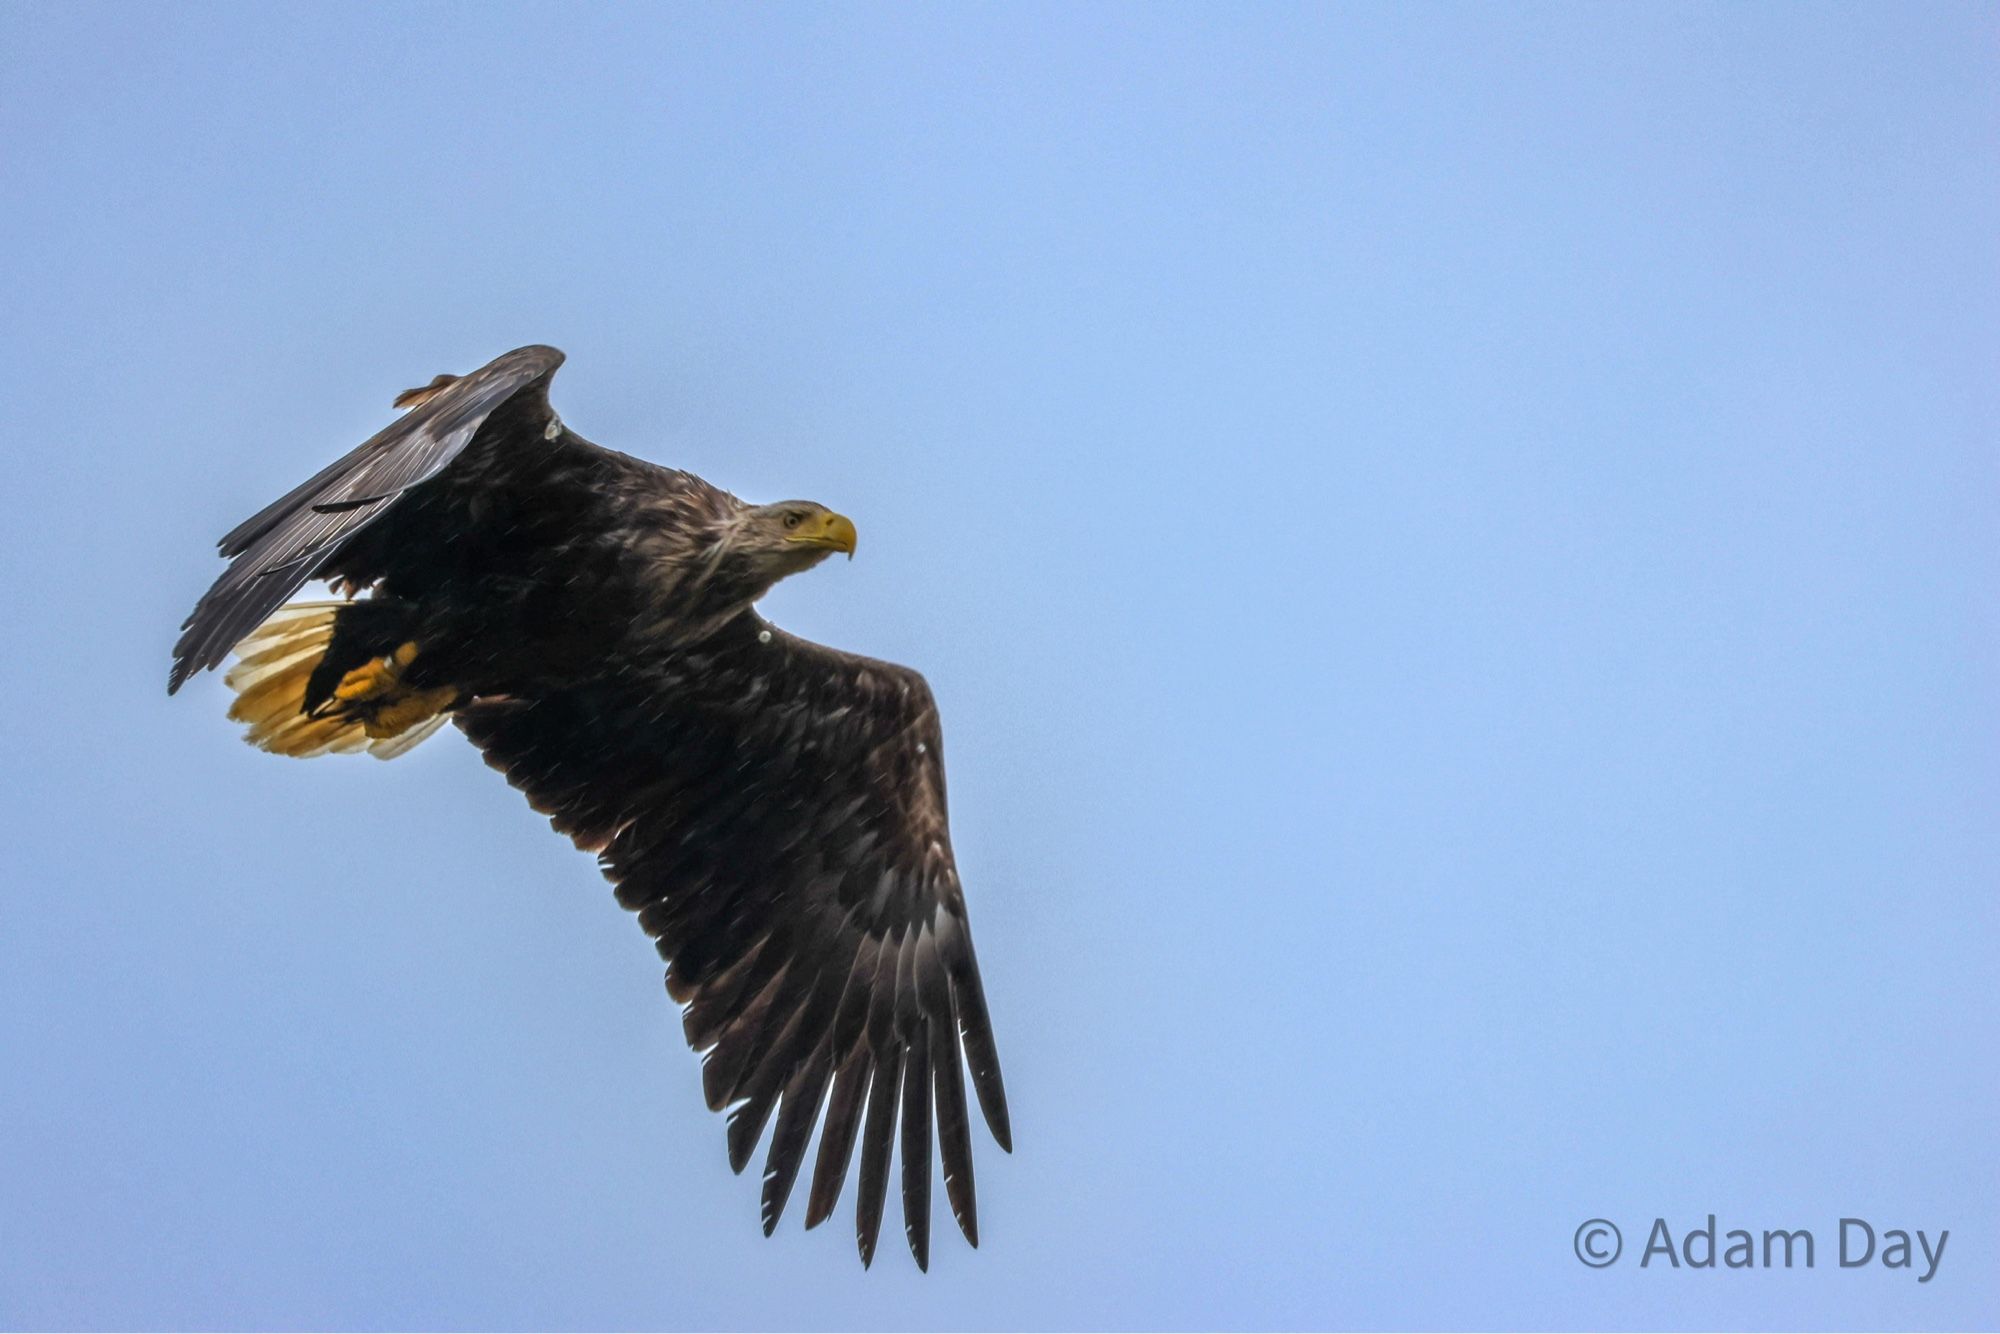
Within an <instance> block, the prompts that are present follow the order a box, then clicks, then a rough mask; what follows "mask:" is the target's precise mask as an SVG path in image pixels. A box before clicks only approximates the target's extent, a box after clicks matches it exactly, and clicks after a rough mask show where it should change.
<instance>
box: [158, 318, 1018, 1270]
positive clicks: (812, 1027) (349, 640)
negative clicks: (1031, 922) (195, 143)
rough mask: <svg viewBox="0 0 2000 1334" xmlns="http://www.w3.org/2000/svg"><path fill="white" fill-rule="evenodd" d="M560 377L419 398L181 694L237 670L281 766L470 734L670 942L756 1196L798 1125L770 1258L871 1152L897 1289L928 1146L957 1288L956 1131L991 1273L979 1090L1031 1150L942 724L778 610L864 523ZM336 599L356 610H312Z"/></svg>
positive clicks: (411, 396)
mask: <svg viewBox="0 0 2000 1334" xmlns="http://www.w3.org/2000/svg"><path fill="white" fill-rule="evenodd" d="M562 361H563V354H562V353H561V352H558V351H557V350H556V349H554V348H551V347H524V348H520V349H518V350H516V351H513V352H509V353H507V354H506V355H505V356H502V357H499V358H498V359H496V360H494V361H493V362H491V363H489V364H488V365H486V366H484V367H482V368H481V369H479V370H477V371H474V372H473V373H472V374H470V375H465V376H449V375H440V376H438V377H437V378H436V379H435V380H433V381H432V382H431V383H430V384H428V385H426V386H425V387H423V388H422V389H413V390H410V391H409V392H407V393H405V394H403V395H402V396H401V397H399V398H398V399H397V400H396V406H397V407H399V408H407V409H408V411H407V412H406V413H405V414H404V415H403V416H402V417H400V418H399V419H398V420H397V421H396V422H395V423H394V424H392V425H391V426H389V427H388V428H386V429H385V430H383V431H381V432H379V433H378V434H376V435H375V436H374V437H372V438H371V439H369V440H368V441H366V442H365V443H363V444H362V445H361V446H360V447H359V448H357V449H355V450H354V452H353V453H351V454H349V455H347V456H346V457H345V458H343V459H341V460H339V461H338V462H336V463H334V464H333V465H332V466H330V467H328V468H326V469H325V470H323V471H322V472H320V473H319V474H318V475H317V476H315V477H313V478H312V479H311V480H310V481H307V482H306V483H304V484H303V485H301V486H299V487H297V488H296V489H294V490H293V491H291V492H289V493H288V494H286V495H285V496H284V497H283V498H281V499H279V500H277V501H275V502H273V503H272V504H270V505H268V506H266V507H265V508H264V509H263V510H261V511H259V512H258V513H257V514H256V515H254V516H252V517H251V518H250V519H248V520H246V521H245V522H243V523H242V524H240V525H238V526H237V527H236V528H235V529H234V530H233V531H231V532H230V533H229V534H228V536H226V537H224V538H223V539H222V542H221V551H222V555H223V556H224V557H226V558H228V559H229V561H230V565H229V568H228V570H227V571H226V572H224V574H223V575H222V577H221V578H220V579H218V580H217V581H216V582H215V585H214V587H212V588H210V589H209V591H208V593H207V594H206V595H205V596H204V597H203V598H202V599H201V601H200V602H199V603H198V604H196V606H195V609H194V611H193V613H192V614H191V615H190V616H189V617H188V619H187V622H186V624H185V625H184V626H183V627H182V628H183V633H182V635H181V637H180V642H179V643H177V644H176V645H175V646H174V662H173V669H172V671H171V673H170V674H169V676H168V678H167V689H168V691H169V693H171V692H173V691H175V690H178V689H179V688H180V687H181V685H182V684H183V683H185V682H186V681H187V679H188V678H189V677H190V676H192V675H193V674H194V673H196V672H198V671H202V670H205V669H207V668H211V667H216V666H218V665H220V664H221V663H222V661H223V659H224V658H225V657H227V656H228V655H230V654H231V653H232V652H233V653H234V654H235V656H236V658H237V661H236V663H235V665H234V666H233V667H231V669H230V670H229V672H228V674H227V675H226V677H225V680H226V681H227V682H228V684H229V687H230V688H231V689H232V690H233V691H234V692H235V700H234V702H233V704H232V706H231V708H230V711H229V712H230V716H231V717H232V718H234V719H236V720H237V721H239V722H242V723H244V724H246V725H247V726H248V728H249V731H248V734H247V738H246V739H247V740H249V741H250V742H251V743H252V744H254V745H256V746H259V747H261V748H263V749H265V750H268V751H273V752H275V753H277V754H280V755H294V756H311V755H325V754H349V753H357V752H364V751H365V752H367V753H368V754H370V755H374V756H376V757H377V758H381V759H389V758H392V757H394V756H396V755H400V754H402V753H403V752H404V751H406V750H408V749H410V747H412V746H414V745H416V744H417V743H418V742H420V741H422V740H423V739H424V738H425V737H428V736H430V735H431V734H432V733H433V732H435V731H437V730H438V729H439V728H440V727H441V726H443V725H444V723H445V722H446V721H450V722H452V723H455V724H456V725H457V726H458V729H459V730H460V731H462V732H464V733H465V735H466V736H467V737H469V738H470V739H471V741H472V744H473V745H475V746H477V747H478V748H479V749H480V751H481V752H482V753H483V754H484V756H485V758H486V761H487V763H488V764H490V765H492V766H493V767H494V768H495V769H498V770H499V771H500V772H501V773H503V774H505V775H506V777H507V781H508V782H510V783H512V784H513V785H514V786H515V787H517V788H520V789H521V791H522V792H523V793H525V794H526V795H527V798H528V802H529V804H530V805H532V806H533V807H534V808H535V809H536V810H537V811H540V812H541V813H543V814H544V815H547V816H548V817H549V819H550V822H551V823H552V824H553V825H554V826H555V828H556V829H557V830H558V831H559V832H561V833H564V834H567V835H568V836H569V837H570V838H571V839H573V840H574V841H575V843H576V845H577V846H578V847H579V848H582V849H584V850H585V851H587V852H594V853H596V854H597V859H598V862H599V865H600V866H601V867H602V868H603V871H604V875H605V877H606V878H607V879H609V880H610V881H611V883H612V884H613V886H615V889H616V895H617V899H618V902H619V903H621V904H622V905H624V907H625V908H627V909H628V910H630V911H632V912H635V913H637V914H638V916H639V925H640V926H641V927H643V928H644V929H645V931H646V933H647V934H648V935H650V936H651V937H653V939H654V941H655V942H656V943H657V945H658V947H659V951H660V955H661V957H662V958H664V959H665V960H666V962H667V992H668V994H669V995H671V996H672V997H673V999H674V1000H675V1001H677V1002H679V1003H680V1004H681V1006H682V1007H683V1011H682V1022H683V1025H684V1027H685V1029H686V1032H687V1040H688V1043H689V1044H690V1045H691V1046H692V1047H693V1048H694V1049H695V1050H697V1051H699V1052H701V1053H702V1086H703V1090H704V1092H705V1094H706V1096H707V1099H708V1105H709V1107H710V1108H712V1109H714V1110H716V1111H722V1110H724V1109H727V1110H728V1114H729V1115H728V1143H729V1162H730V1166H731V1167H732V1168H733V1169H735V1170H736V1171H738V1172H741V1171H742V1170H743V1168H744V1166H745V1165H746V1164H747V1163H748V1162H749V1160H750V1156H751V1154H752V1152H753V1151H754V1150H755V1148H756V1147H757V1144H758V1142H759V1140H760V1139H761V1138H763V1135H764V1131H765V1128H766V1126H767V1124H769V1123H770V1122H771V1119H772V1117H773V1116H774V1115H775V1117H776V1124H775V1126H774V1127H772V1129H771V1134H770V1148H769V1150H768V1153H767V1156H766V1159H765V1167H764V1181H763V1223H764V1231H765V1233H766V1234H769V1233H770V1232H771V1230H772V1229H773V1228H775V1227H776V1226H777V1222H778V1218H779V1215H780V1214H781V1213H782V1212H783V1210H784V1207H785V1202H786V1200H787V1199H788V1198H789V1196H790V1195H791V1191H792V1186H793V1183H794V1181H795V1179H796V1178H797V1176H798V1172H799V1169H800V1166H801V1165H802V1164H803V1162H804V1161H805V1158H806V1151H807V1149H808V1147H809V1146H810V1141H811V1139H812V1134H813V1131H814V1129H815V1127H818V1128H819V1131H820V1134H819V1155H818V1158H817V1160H816V1162H815V1165H814V1168H813V1174H812V1187H811V1191H810V1194H809V1197H808V1201H807V1204H806V1226H807V1227H809V1228H810V1227H814V1226H816V1225H818V1224H819V1223H821V1222H824V1221H825V1220H826V1218H827V1217H828V1216H829V1215H830V1214H831V1213H832V1211H833V1207H834V1205H835V1203H836V1201H837V1200H838V1198H839V1196H840V1192H841V1188H842V1186H843V1184H844V1183H845V1181H846V1179H847V1170H848V1163H849V1160H850V1159H851V1158H852V1157H853V1156H854V1155H855V1153H856V1152H857V1146H858V1152H859V1155H860V1161H861V1168H860V1180H859V1183H858V1190H857V1206H858V1207H857V1212H856V1221H855V1235H856V1241H857V1244H858V1245H859V1247H860V1251H861V1260H862V1263H863V1264H864V1265H865V1264H868V1263H870V1262H871V1261H872V1260H873V1259H874V1253H875V1243H876V1237H877V1235H878V1233H879V1231H880V1228H881V1223H882V1208H883V1204H884V1199H885V1196H886V1194H887V1191H888V1184H889V1159H890V1150H891V1148H892V1147H893V1146H894V1145H895V1143H896V1142H897V1141H898V1140H900V1142H901V1167H902V1195H903V1228H904V1232H905V1234H906V1235H907V1237H908V1239H909V1244H910V1250H911V1253H912V1254H913V1255H914V1256H915V1257H916V1261H917V1264H918V1266H919V1267H922V1268H928V1267H929V1260H930V1180H931V1156H932V1147H931V1143H932V1130H933V1126H935V1129H936V1138H937V1152H938V1155H939V1156H940V1157H941V1158H942V1160H943V1164H944V1189H945V1195H946V1197H947V1199H948V1200H949V1202H950V1205H951V1211H952V1215H953V1217H954V1218H956V1219H957V1221H958V1226H959V1228H960V1230H961V1231H963V1232H964V1234H965V1237H966V1240H967V1241H969V1242H971V1243H972V1244H973V1245H975V1246H976V1245H978V1244H979V1227H978V1222H977V1216H976V1214H975V1212H974V1205H973V1184H972V1134H971V1124H970V1118H969V1116H968V1114H967V1105H966V1094H965V1083H966V1080H967V1077H968V1076H969V1078H970V1081H971V1084H972V1092H973V1096H974V1098H976V1099H977V1101H978V1103H979V1110H980V1112H981V1113H982V1115H983V1117H984V1119H985V1121H986V1126H987V1129H988V1130H990V1131H991V1132H992V1134H993V1138H994V1139H995V1140H996V1141H998V1143H999V1144H1000V1146H1001V1148H1003V1149H1008V1150H1011V1148H1012V1145H1011V1132H1010V1131H1009V1129H1008V1121H1007V1100H1006V1094H1005V1092H1004V1091H1003V1089H1002V1086H1001V1082H1000V1063H999V1057H998V1053H997V1052H996V1050H995V1048H994V1043H993V1029H992V1025H991V1022H990V1021H989V1019H988V1017H987V1011H986V999H985V996H984V994H983V993H982V992H981V990H980V985H979V965H978V963H977V961H976V959H975V958H974V955H973V951H972V936H971V934H970V931H969V930H968V928H967V924H966V910H965V896H964V893H963V892H962V890H961V888H960V885H959V879H958V870H957V867H956V866H955V865H954V863H953V861H952V854H951V839H950V835H949V832H948V830H947V827H946V818H945V783H944V754H943V748H942V744H941V733H940V731H939V728H938V716H937V706H936V704H935V703H934V702H933V700H932V698H931V692H930V689H929V688H928V687H927V686H926V685H925V684H924V679H923V677H921V676H919V675H918V674H917V673H916V672H914V671H911V670H910V669H909V668H907V667H899V666H896V665H894V664H892V663H886V662H877V661H874V660H873V659H870V658H863V657H859V656H856V655H854V654H850V653H842V652H838V651H836V650H834V649H829V648H823V647H821V646H820V645H818V644H813V643H809V642H807V641H806V640H803V639H798V638H795V637H794V636H792V635H788V634H786V633H785V632H784V631H783V630H780V629H778V628H777V627H776V626H774V625H772V624H770V623H769V622H768V621H766V620H764V619H763V617H761V616H759V615H758V614H757V612H756V610H755V606H754V604H755V603H756V601H757V599H758V598H760V597H762V596H763V595H764V593H765V592H766V591H768V590H769V589H770V588H771V586H772V585H773V584H775V583H777V582H778V581H779V580H780V579H783V578H784V577H785V576H787V575H790V574H797V573H798V572H799V571H801V570H806V569H810V568H811V567H812V566H815V565H817V564H819V563H820V562H821V561H823V560H825V559H826V558H827V557H828V556H830V555H832V554H833V553H834V552H836V551H838V552H843V553H845V554H846V555H847V556H848V557H849V558H852V556H853V554H854V544H855V531H854V524H853V523H852V522H851V521H850V520H848V519H847V518H845V517H843V516H842V515H839V514H836V513H834V512H833V511H832V510H830V509H828V508H827V507H826V506H824V505H819V504H814V503H813V502H811V501H803V500H791V501H783V502H781V503H779V504H775V505H749V504H745V503H744V502H743V501H741V500H738V499H737V498H736V497H735V496H732V495H730V494H729V493H728V492H726V491H723V490H721V489H719V488H717V487H714V486H711V485H709V484H708V483H707V482H705V481H703V480H702V479H701V478H699V477H696V476H694V475H692V474H690V473H685V472H679V471H676V470H674V469H671V468H663V467H660V466H658V465H656V464H652V463H647V462H644V461H642V460H639V459H635V458H630V457H628V456H626V455H624V454H620V453H616V452H614V451H612V450H609V449H604V448H602V447H600V446H598V445H594V444H592V443H591V442H589V441H588V440H585V439H584V438H583V437H581V436H579V435H577V434H576V433H575V432H574V431H571V430H569V429H568V428H567V427H565V426H564V425H563V423H562V421H561V420H560V419H559V418H558V417H557V416H556V414H555V413H554V411H552V410H551V409H550V407H549V397H548V395H549V381H550V378H551V377H552V376H553V375H554V374H555V371H556V368H557V367H558V366H560V365H561V364H562ZM313 579H322V580H326V581H328V582H329V583H330V584H331V585H332V586H333V589H334V591H335V592H336V594H340V595H344V596H343V597H341V598H340V599H339V600H335V601H315V602H291V601H289V599H290V598H291V597H292V595H293V594H294V593H296V592H297V591H298V590H299V589H300V587H301V586H303V585H304V584H305V583H306V582H307V581H308V580H313ZM961 1059H962V1064H961ZM822 1112H823V1113H824V1118H823V1119H822Z"/></svg>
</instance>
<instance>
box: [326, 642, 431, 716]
mask: <svg viewBox="0 0 2000 1334" xmlns="http://www.w3.org/2000/svg"><path fill="white" fill-rule="evenodd" d="M416 659H417V646H416V643H415V642H414V641H412V642H409V643H405V644H403V645H402V646H401V647H399V648H398V649H397V650H396V651H395V652H394V653H392V654H390V655H389V656H388V657H386V658H376V659H375V660H374V661H372V662H365V663H363V664H361V666H359V667H356V668H355V669H354V670H353V671H351V672H349V673H348V674H347V675H345V676H343V677H341V678H340V684H339V685H337V686H335V687H334V688H333V697H334V698H335V699H336V700H338V701H339V702H340V703H342V704H359V703H361V702H363V701H365V700H371V699H381V698H383V697H384V696H386V695H391V694H394V693H395V691H396V690H397V689H398V687H400V686H401V685H402V683H403V669H404V668H405V667H408V666H409V665H410V664H411V663H412V662H415V661H416Z"/></svg>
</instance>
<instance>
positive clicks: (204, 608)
mask: <svg viewBox="0 0 2000 1334" xmlns="http://www.w3.org/2000/svg"><path fill="white" fill-rule="evenodd" d="M562 361H563V354H562V353H560V352H558V351H557V350H556V349H554V348H552V347H523V348H516V349H515V350H514V351H512V352H509V353H506V354H505V355H503V356H500V357H496V358H495V359H494V360H492V361H490V362H488V363H487V364H486V365H484V366H482V367H480V368H479V369H478V370H476V371H474V372H473V373H472V374H470V375H467V376H465V377H463V378H462V379H458V380H453V381H451V382H449V383H447V384H444V385H442V386H436V382H435V381H434V382H433V385H434V386H435V389H434V392H432V393H430V394H429V395H428V396H427V397H425V398H424V399H422V400H421V401H420V402H419V403H418V405H417V406H416V407H415V408H413V409H412V410H411V411H410V412H409V413H408V414H407V415H405V416H403V417H401V418H399V419H398V420H397V421H396V422H394V423H393V424H392V425H390V426H388V427H386V428H384V429H383V430H381V431H379V432H377V433H376V434H375V435H373V436H371V437H370V438H369V439H368V440H366V441H364V442H363V443H362V444H361V445H360V446H359V447H358V448H356V449H355V450H354V452H353V453H351V454H349V455H347V457H345V458H343V459H341V460H340V461H339V462H337V463H335V464H333V465H332V466H330V467H328V468H326V469H324V470H322V471H321V472H320V473H319V474H318V475H317V476H315V477H313V478H312V479H311V480H310V481H308V482H305V483H304V484H303V485H301V486H299V487H297V488H296V489H294V490H293V491H291V492H289V493H288V494H286V495H285V496H283V497H282V498H280V499H278V500H276V501H273V502H272V503H271V504H269V505H267V506H265V507H264V508H263V509H262V510H260V511H258V513H257V514H255V515H254V516H252V517H251V518H250V519H248V520H246V521H245V522H243V523H241V524H239V525H237V527H236V528H234V529H233V530H231V531H230V533H229V534H228V535H227V536H226V537H224V538H223V539H222V542H221V544H220V545H221V549H222V554H223V555H224V556H226V557H231V558H233V559H232V560H231V564H230V566H229V569H228V570H227V571H225V572H224V573H223V575H222V577H221V578H220V579H218V580H216V581H215V585H214V587H212V588H210V589H209V590H208V592H207V593H206V594H204V595H203V597H202V599H201V601H200V602H198V603H196V604H195V609H194V611H193V612H192V613H191V614H190V615H189V616H188V618H187V620H186V622H184V623H183V624H182V626H181V631H182V633H181V637H180V641H179V642H178V643H176V644H175V645H174V665H173V670H172V671H171V672H170V673H169V674H168V677H167V692H168V693H169V694H171V693H173V692H174V691H176V690H178V689H180V687H181V684H182V683H183V682H184V681H186V680H187V679H188V677H190V676H192V675H194V674H195V673H196V672H198V671H202V670H204V669H206V668H209V667H214V666H216V665H217V664H218V663H220V662H221V661H222V659H223V658H224V657H225V656H227V655H228V653H229V650H230V648H231V647H232V646H234V645H235V643H236V642H237V641H238V640H240V639H242V638H243V636H244V635H246V634H248V633H250V631H251V630H253V629H255V628H256V627H257V626H258V624H259V623H261V622H262V621H263V620H264V618H265V617H267V616H269V615H270V614H271V613H272V612H273V611H276V610H277V609H278V607H279V606H281V605H282V604H283V603H284V601H285V599H287V598H289V597H290V596H291V595H292V594H293V593H295V592H297V591H298V589H299V587H300V586H301V585H302V584H304V583H305V582H306V581H307V580H308V579H310V578H312V576H313V572H314V571H315V570H317V569H319V568H320V567H321V566H322V565H324V564H325V563H326V561H327V560H328V558H329V557H331V556H332V555H333V554H334V553H335V552H336V551H337V550H338V549H339V547H340V545H341V544H342V543H343V542H345V541H346V540H347V539H348V538H350V537H352V536H354V534H356V533H358V532H360V531H361V530H362V529H363V528H366V527H367V526H368V525H369V524H371V523H373V522H374V521H375V520H377V519H379V518H381V517H382V516H383V515H384V514H386V513H388V512H389V510H390V509H391V508H393V507H394V505H395V503H396V501H397V499H398V498H399V497H400V496H402V495H403V494H404V493H405V492H407V491H408V490H409V489H410V488H411V487H414V486H417V485H418V484H420V483H422V482H426V481H428V480H430V479H431V478H432V477H435V476H437V474H438V473H439V472H440V471H442V470H443V469H444V467H445V466H446V465H447V464H449V463H450V462H451V461H452V460H453V459H454V458H457V457H458V455H459V454H460V452H462V451H463V450H464V449H465V447H466V445H468V444H469V443H471V441H472V438H473V437H474V436H475V435H477V434H478V432H479V428H480V426H481V425H483V424H484V423H485V421H486V419H487V418H488V417H489V416H491V415H492V414H493V413H494V412H495V410H496V409H498V408H499V407H500V406H501V405H502V404H505V403H506V402H508V400H510V399H512V398H514V397H515V396H516V395H519V394H524V393H525V394H531V395H532V396H533V397H534V405H533V406H534V408H535V409H536V410H535V411H534V412H533V413H531V414H530V416H531V418H532V421H531V422H530V423H528V425H530V426H540V425H542V424H543V423H545V422H550V421H553V416H552V414H551V413H550V412H549V407H548V385H549V377H550V376H552V375H554V374H555V370H556V367H558V366H560V365H562Z"/></svg>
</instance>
